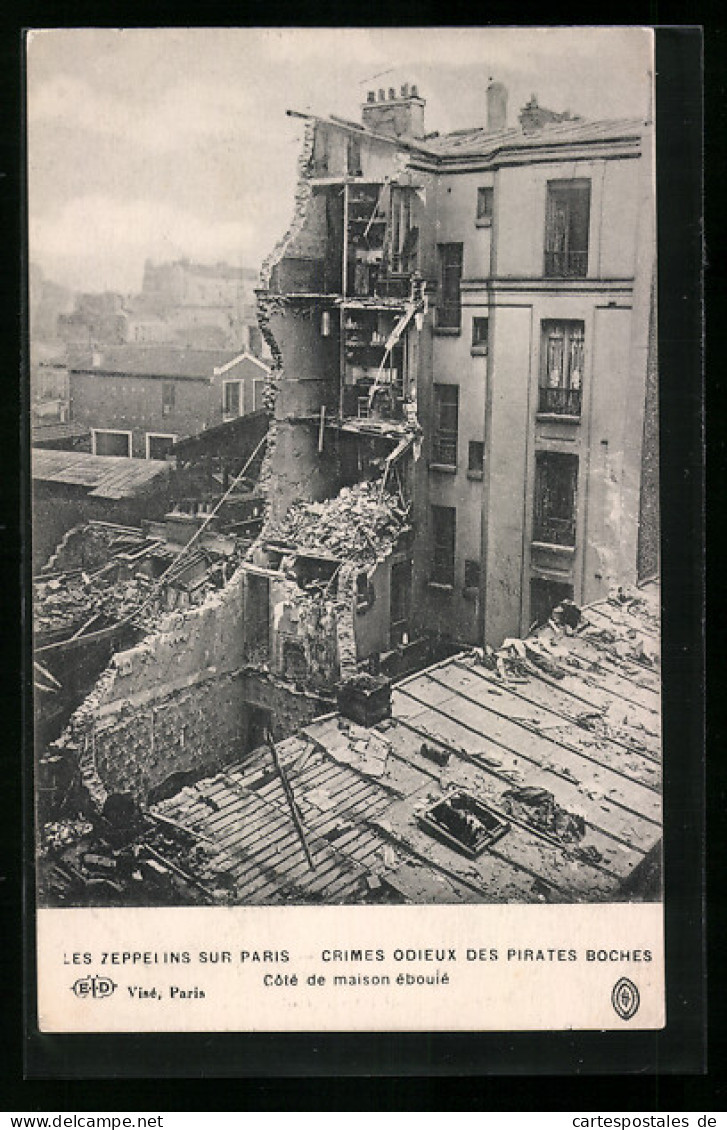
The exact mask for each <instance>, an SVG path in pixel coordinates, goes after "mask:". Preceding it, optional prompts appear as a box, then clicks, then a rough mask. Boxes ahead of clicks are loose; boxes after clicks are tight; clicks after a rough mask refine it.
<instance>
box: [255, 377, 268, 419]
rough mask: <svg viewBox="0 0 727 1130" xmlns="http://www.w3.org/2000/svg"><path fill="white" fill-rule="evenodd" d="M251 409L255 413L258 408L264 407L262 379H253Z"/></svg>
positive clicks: (263, 381)
mask: <svg viewBox="0 0 727 1130" xmlns="http://www.w3.org/2000/svg"><path fill="white" fill-rule="evenodd" d="M252 407H253V411H255V412H257V411H258V409H259V408H264V407H265V380H264V379H263V378H258V377H255V378H254V380H253V382H252Z"/></svg>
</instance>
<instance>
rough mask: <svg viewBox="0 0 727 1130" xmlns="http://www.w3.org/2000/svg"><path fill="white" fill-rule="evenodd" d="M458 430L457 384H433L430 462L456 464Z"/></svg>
mask: <svg viewBox="0 0 727 1130" xmlns="http://www.w3.org/2000/svg"><path fill="white" fill-rule="evenodd" d="M458 430H459V386H458V385H435V386H434V436H433V439H432V462H433V463H440V464H442V465H443V466H445V467H456V466H457V433H458Z"/></svg>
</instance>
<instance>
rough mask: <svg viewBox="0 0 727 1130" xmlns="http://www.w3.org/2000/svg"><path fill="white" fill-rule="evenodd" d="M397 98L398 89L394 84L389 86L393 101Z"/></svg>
mask: <svg viewBox="0 0 727 1130" xmlns="http://www.w3.org/2000/svg"><path fill="white" fill-rule="evenodd" d="M395 98H396V90H395V89H394V87H393V86H390V87H389V99H390V100H391V101H392V102H393V101H394V99H395Z"/></svg>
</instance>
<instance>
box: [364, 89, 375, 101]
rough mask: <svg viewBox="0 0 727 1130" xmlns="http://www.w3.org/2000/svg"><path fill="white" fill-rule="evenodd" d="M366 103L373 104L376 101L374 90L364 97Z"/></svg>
mask: <svg viewBox="0 0 727 1130" xmlns="http://www.w3.org/2000/svg"><path fill="white" fill-rule="evenodd" d="M366 101H367V102H375V101H376V91H375V90H369V92H368V94H367V95H366Z"/></svg>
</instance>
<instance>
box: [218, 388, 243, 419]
mask: <svg viewBox="0 0 727 1130" xmlns="http://www.w3.org/2000/svg"><path fill="white" fill-rule="evenodd" d="M222 387H223V399H224V404H223V410H224V414H225V416H230V417H237V416H239V415H240V412H241V401H242V397H241V391H242V389H241V385H240V381H224V383H223V386H222Z"/></svg>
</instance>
